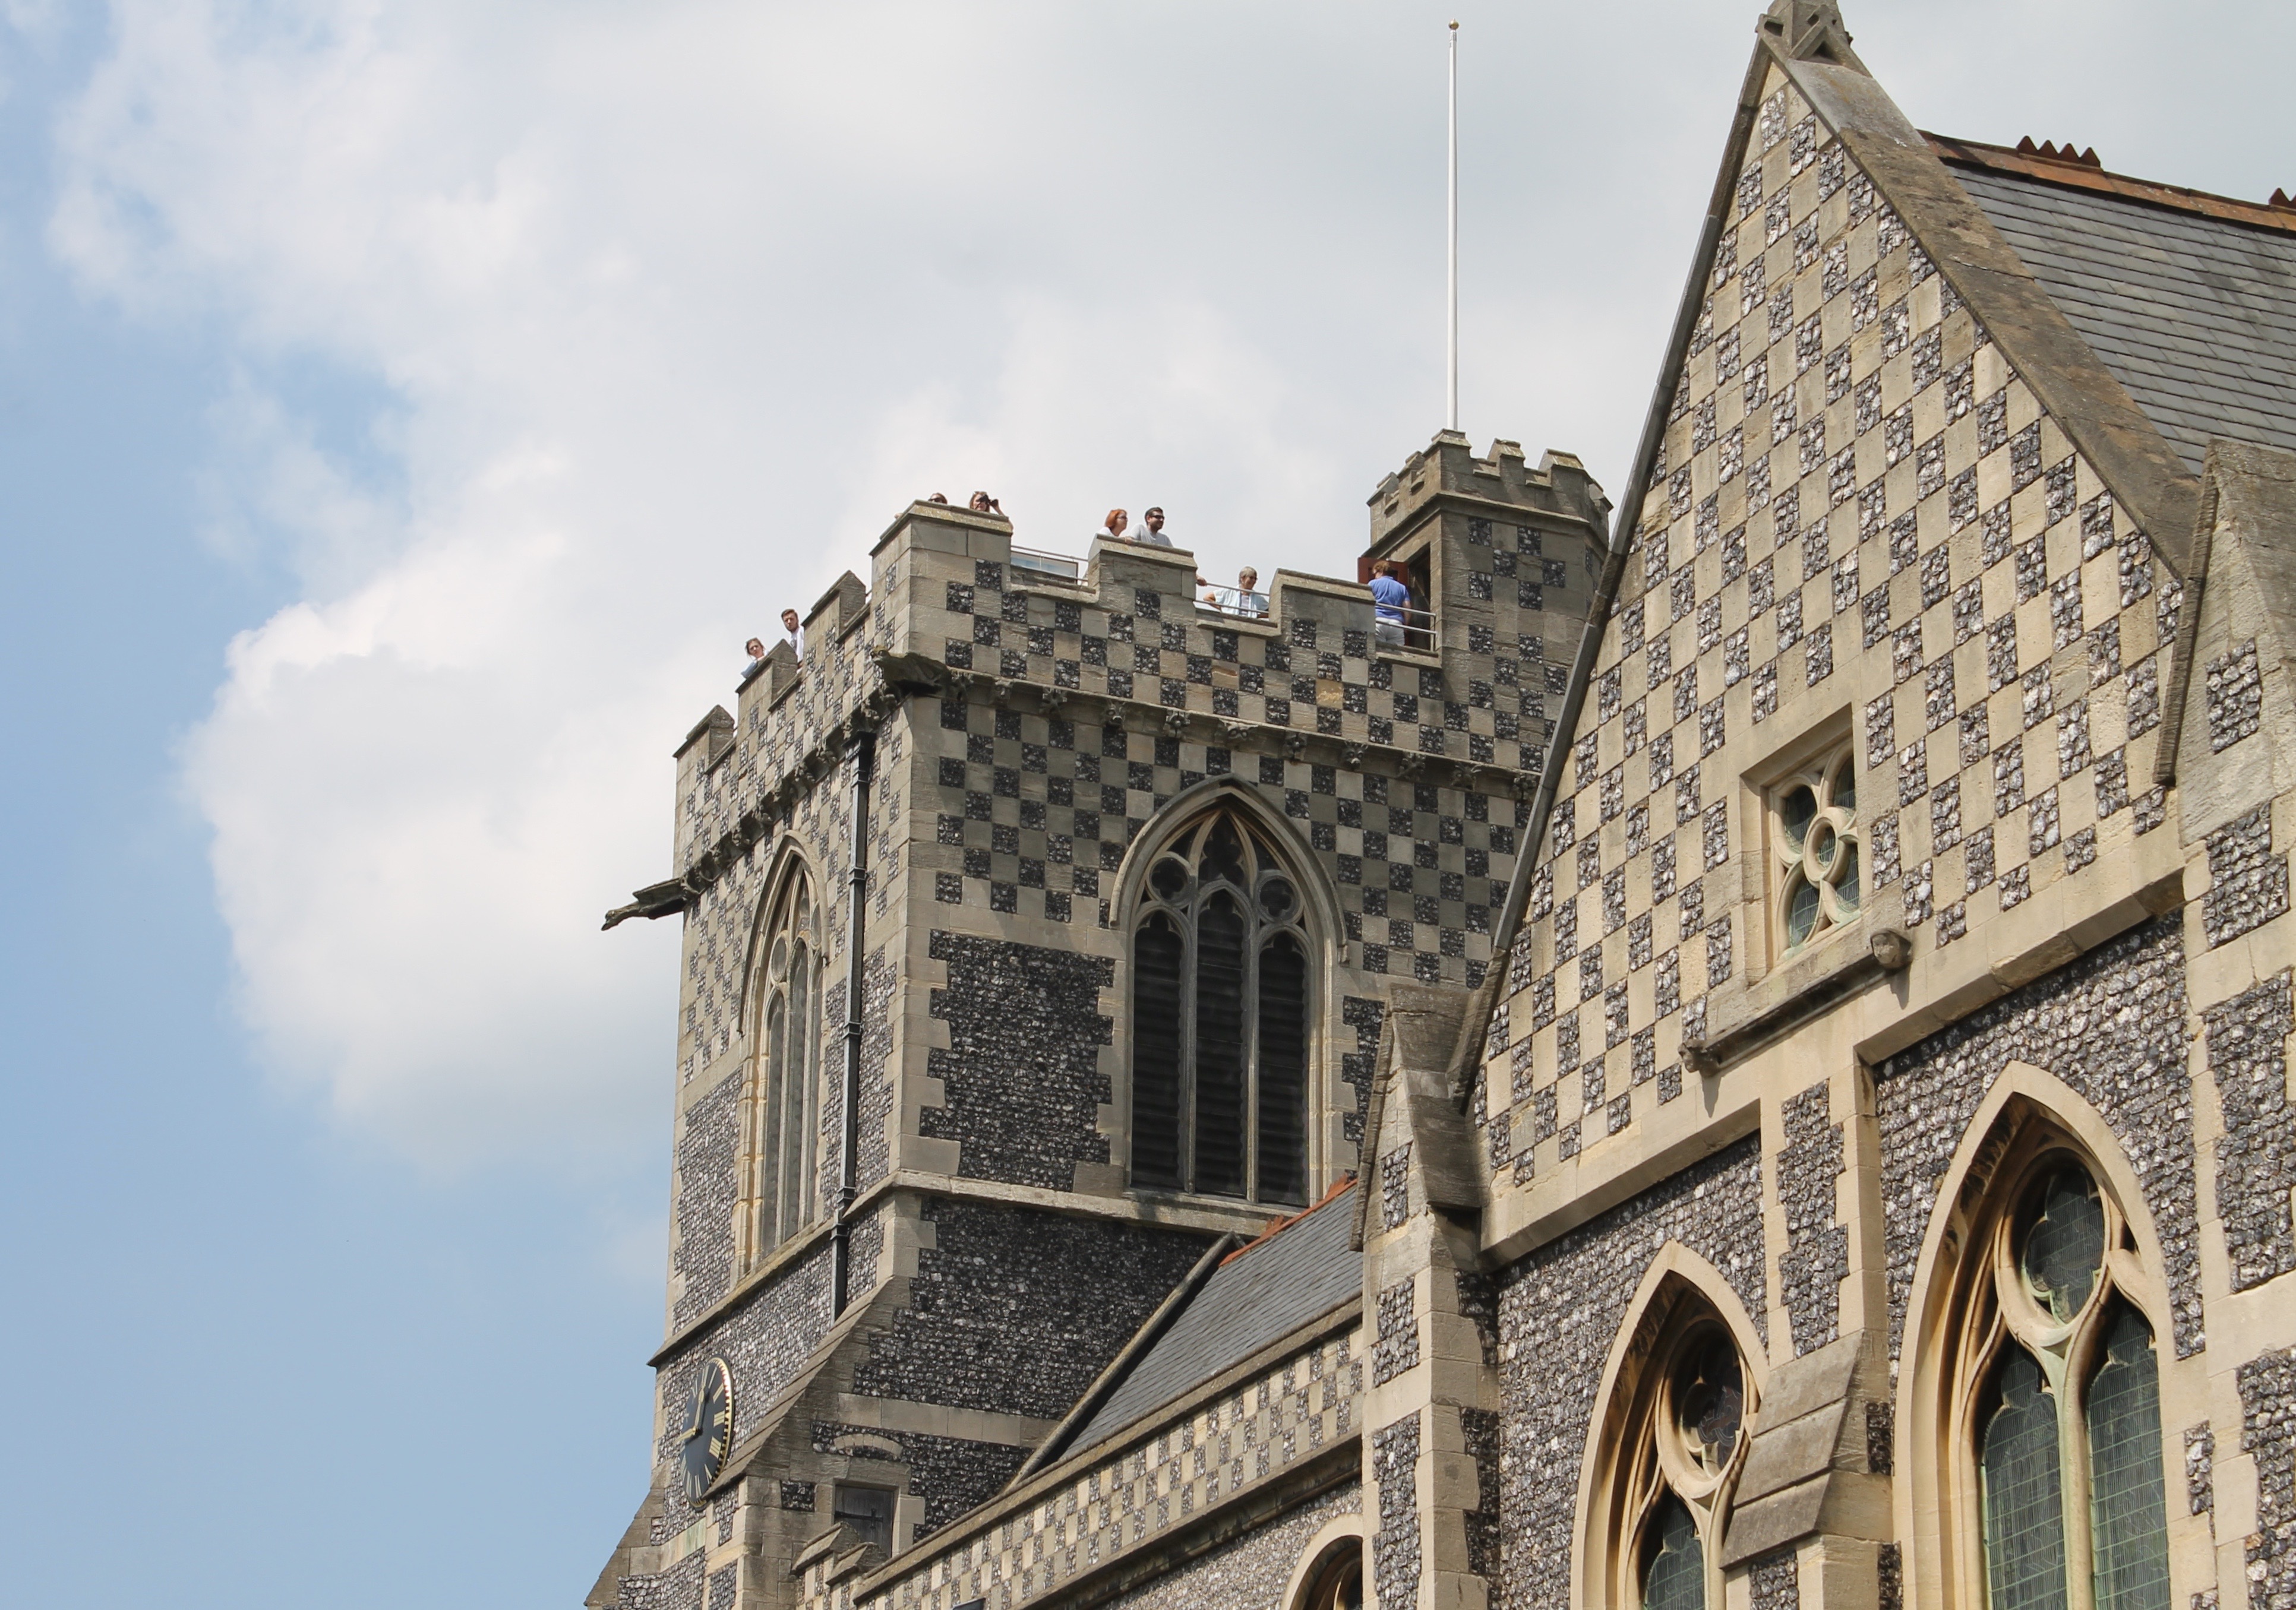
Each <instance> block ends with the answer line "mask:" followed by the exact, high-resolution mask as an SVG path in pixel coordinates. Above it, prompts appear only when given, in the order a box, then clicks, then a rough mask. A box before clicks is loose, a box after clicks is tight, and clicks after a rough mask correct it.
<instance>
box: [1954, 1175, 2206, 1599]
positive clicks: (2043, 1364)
mask: <svg viewBox="0 0 2296 1610" xmlns="http://www.w3.org/2000/svg"><path fill="white" fill-rule="evenodd" d="M2005 1199H2006V1200H2007V1201H2009V1202H2011V1203H2013V1210H2012V1211H2009V1212H2006V1213H2003V1214H2000V1215H1999V1216H1998V1217H1997V1219H1996V1220H1995V1222H1994V1223H1993V1224H1992V1225H1991V1226H1990V1228H1989V1233H1988V1234H1987V1235H1986V1237H1985V1238H1983V1239H1982V1240H1980V1241H1978V1242H1977V1243H1975V1245H1978V1246H1983V1247H1986V1248H1987V1249H1988V1256H1987V1258H1986V1260H1985V1261H1986V1264H1987V1267H1986V1268H1985V1270H1984V1271H1983V1272H1982V1274H1981V1276H1980V1287H1979V1291H1978V1293H1977V1295H1978V1297H1979V1299H1980V1301H1979V1304H1978V1305H1977V1310H1976V1312H1977V1313H1978V1314H1980V1315H1981V1316H1982V1318H1981V1320H1980V1331H1979V1333H1978V1334H1980V1336H1983V1337H1984V1338H1985V1345H1984V1346H1982V1347H1981V1348H1980V1350H1979V1351H1980V1357H1981V1366H1980V1369H1978V1371H1977V1372H1976V1379H1977V1386H1976V1391H1975V1395H1974V1402H1973V1405H1972V1409H1973V1413H1972V1432H1973V1442H1972V1449H1971V1461H1972V1465H1973V1466H1974V1467H1975V1468H1974V1473H1973V1474H1974V1477H1975V1482H1974V1497H1975V1510H1976V1514H1975V1516H1974V1517H1973V1518H1974V1520H1975V1522H1976V1524H1977V1532H1978V1538H1977V1541H1978V1544H1979V1549H1978V1553H1979V1557H1980V1574H1981V1578H1982V1582H1983V1588H1984V1598H1985V1603H1986V1605H1987V1606H1988V1607H1989V1610H2169V1538H2168V1507H2167V1492H2166V1477H2165V1474H2164V1467H2163V1464H2162V1449H2161V1390H2160V1363H2159V1356H2158V1353H2157V1352H2156V1349H2155V1345H2154V1336H2153V1327H2152V1325H2151V1324H2150V1322H2149V1321H2148V1320H2146V1319H2145V1317H2144V1313H2143V1312H2141V1311H2140V1310H2139V1309H2138V1308H2137V1307H2136V1304H2134V1303H2133V1302H2131V1301H2130V1299H2129V1297H2128V1295H2127V1292H2126V1290H2125V1289H2124V1287H2125V1286H2126V1284H2127V1283H2128V1280H2129V1279H2130V1277H2131V1276H2132V1275H2133V1274H2134V1272H2135V1271H2136V1267H2137V1264H2136V1242H2135V1238H2134V1236H2133V1234H2132V1233H2131V1232H2130V1230H2129V1228H2128V1224H2127V1222H2126V1221H2125V1219H2124V1218H2123V1217H2122V1215H2121V1214H2120V1211H2119V1209H2118V1206H2117V1205H2115V1204H2114V1203H2113V1202H2112V1199H2111V1198H2110V1197H2108V1196H2107V1195H2105V1194H2104V1193H2103V1191H2102V1190H2100V1189H2099V1188H2098V1186H2097V1183H2096V1181H2095V1177H2094V1175H2093V1174H2092V1173H2091V1172H2090V1171H2089V1169H2088V1168H2087V1165H2085V1164H2083V1163H2082V1162H2080V1161H2079V1160H2078V1159H2077V1158H2075V1157H2074V1156H2071V1154H2070V1153H2067V1152H2064V1151H2062V1150H2055V1151H2043V1152H2042V1153H2041V1154H2040V1155H2039V1156H2038V1159H2037V1160H2036V1161H2035V1162H2033V1163H2032V1164H2031V1165H2030V1166H2029V1167H2028V1168H2027V1169H2026V1170H2024V1171H2023V1172H2022V1173H2021V1174H2020V1176H2019V1178H2018V1181H2017V1182H2016V1184H2015V1187H2014V1189H2013V1191H2012V1192H2010V1193H2008V1195H2007V1196H2006V1197H2005Z"/></svg>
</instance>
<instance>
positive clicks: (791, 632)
mask: <svg viewBox="0 0 2296 1610" xmlns="http://www.w3.org/2000/svg"><path fill="white" fill-rule="evenodd" d="M782 639H783V642H787V643H788V644H789V646H790V652H791V653H792V654H794V655H796V656H797V657H798V658H799V659H800V660H801V659H803V658H805V627H804V626H803V625H800V624H799V621H798V617H797V611H796V610H794V609H784V610H783V611H782Z"/></svg>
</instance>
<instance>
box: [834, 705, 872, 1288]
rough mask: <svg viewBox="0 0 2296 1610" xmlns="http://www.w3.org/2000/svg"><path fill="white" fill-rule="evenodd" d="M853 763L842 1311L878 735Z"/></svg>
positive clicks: (861, 737)
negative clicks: (871, 788)
mask: <svg viewBox="0 0 2296 1610" xmlns="http://www.w3.org/2000/svg"><path fill="white" fill-rule="evenodd" d="M845 758H846V760H847V761H848V762H849V764H851V766H852V768H853V846H852V854H851V855H850V856H849V860H850V862H851V863H852V870H851V871H850V872H849V873H848V874H847V879H848V882H849V886H850V887H849V893H848V907H847V915H846V921H845V1100H844V1109H845V1125H844V1128H845V1134H844V1140H843V1143H842V1144H841V1145H840V1147H839V1148H838V1152H837V1176H838V1177H837V1220H836V1223H835V1224H834V1226H833V1227H832V1229H831V1230H830V1232H829V1312H830V1317H831V1318H832V1319H834V1318H836V1317H837V1316H838V1315H840V1314H841V1313H843V1312H845V1304H846V1301H847V1297H848V1290H847V1287H848V1282H849V1276H850V1274H851V1271H852V1267H853V1226H852V1224H851V1222H850V1220H851V1216H852V1213H853V1197H854V1195H855V1181H857V1180H858V1178H859V1177H860V1159H859V1158H858V1157H857V1156H855V1153H856V1152H857V1150H858V1149H859V1147H860V1139H861V1113H860V1107H861V1008H862V1001H861V985H862V976H863V975H862V962H861V929H862V924H863V923H864V922H865V920H866V919H867V915H868V913H867V911H866V904H867V901H868V897H869V773H870V771H871V769H872V768H873V766H874V764H875V763H876V758H877V735H876V734H875V733H874V732H873V731H868V730H867V729H866V728H856V729H855V731H854V732H853V734H852V736H851V737H850V738H849V740H847V742H846V746H845Z"/></svg>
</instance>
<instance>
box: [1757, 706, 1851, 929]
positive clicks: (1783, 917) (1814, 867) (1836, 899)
mask: <svg viewBox="0 0 2296 1610" xmlns="http://www.w3.org/2000/svg"><path fill="white" fill-rule="evenodd" d="M1853 749H1854V746H1853V745H1852V744H1850V743H1849V741H1848V740H1842V741H1841V742H1837V743H1834V744H1832V745H1830V746H1828V747H1826V748H1824V749H1822V750H1820V751H1819V752H1818V753H1817V754H1816V755H1815V756H1813V757H1811V758H1810V759H1808V760H1807V761H1805V762H1803V763H1802V764H1799V765H1796V766H1795V767H1794V768H1793V769H1792V770H1791V771H1789V772H1786V773H1785V774H1784V776H1782V777H1780V778H1779V779H1778V780H1776V781H1775V782H1773V783H1772V784H1771V785H1770V788H1769V789H1768V790H1767V799H1766V804H1767V816H1768V835H1767V836H1768V839H1769V870H1770V888H1769V893H1770V922H1771V934H1772V936H1773V938H1774V941H1775V948H1776V953H1777V954H1778V955H1779V956H1781V957H1784V956H1790V955H1792V954H1793V953H1794V952H1797V951H1800V950H1801V949H1802V948H1803V947H1805V946H1807V945H1808V944H1811V943H1812V942H1814V941H1816V940H1818V939H1822V938H1824V937H1825V936H1826V935H1828V934H1830V933H1832V932H1833V931H1834V930H1835V929H1837V928H1846V927H1848V926H1849V925H1850V924H1851V923H1853V922H1855V921H1857V914H1858V911H1859V908H1860V906H1861V904H1862V903H1863V901H1864V899H1865V893H1866V865H1865V849H1866V846H1865V833H1864V830H1863V828H1862V826H1861V824H1860V821H1859V819H1858V815H1857V757H1856V756H1855V754H1854V752H1853Z"/></svg>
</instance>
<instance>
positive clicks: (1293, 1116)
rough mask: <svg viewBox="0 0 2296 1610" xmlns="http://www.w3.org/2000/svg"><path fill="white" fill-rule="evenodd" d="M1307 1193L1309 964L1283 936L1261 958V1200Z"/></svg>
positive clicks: (1297, 1198) (1291, 1199) (1299, 1198)
mask: <svg viewBox="0 0 2296 1610" xmlns="http://www.w3.org/2000/svg"><path fill="white" fill-rule="evenodd" d="M1307 1187H1308V958H1307V956H1306V954H1305V953H1304V952H1301V950H1300V944H1299V941H1297V940H1296V939H1294V938H1292V936H1291V935H1289V934H1278V935H1277V936H1275V938H1274V939H1272V940H1270V941H1269V942H1268V944H1267V948H1265V949H1264V950H1262V951H1261V952H1259V1199H1260V1200H1261V1201H1263V1202H1284V1203H1295V1204H1296V1203H1300V1202H1304V1201H1305V1200H1307Z"/></svg>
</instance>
